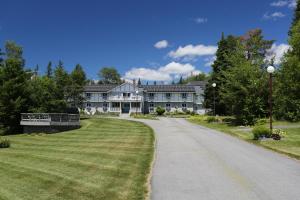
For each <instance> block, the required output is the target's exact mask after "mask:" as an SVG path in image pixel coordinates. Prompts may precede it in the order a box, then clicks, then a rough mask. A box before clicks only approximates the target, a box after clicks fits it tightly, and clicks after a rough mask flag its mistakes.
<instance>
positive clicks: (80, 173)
mask: <svg viewBox="0 0 300 200" xmlns="http://www.w3.org/2000/svg"><path fill="white" fill-rule="evenodd" d="M5 138H8V139H9V140H10V141H11V143H12V146H11V147H10V148H8V149H0V180H1V187H0V199H1V200H6V199H9V200H17V199H22V200H27V199H30V200H31V199H39V200H44V199H51V200H52V199H59V200H66V199H70V200H74V199H80V200H90V199H101V200H106V199H107V200H108V199H109V200H119V199H122V200H125V199H132V200H135V199H139V200H141V199H146V198H148V195H149V185H148V184H149V183H148V181H149V176H150V170H151V164H152V160H153V154H154V133H153V130H152V129H151V128H150V127H148V126H146V125H145V124H143V123H141V122H133V121H127V120H119V119H107V118H106V119H104V118H102V119H101V118H98V119H86V120H83V121H82V127H81V128H80V129H77V130H72V131H66V132H62V133H56V134H22V135H12V136H6V137H5Z"/></svg>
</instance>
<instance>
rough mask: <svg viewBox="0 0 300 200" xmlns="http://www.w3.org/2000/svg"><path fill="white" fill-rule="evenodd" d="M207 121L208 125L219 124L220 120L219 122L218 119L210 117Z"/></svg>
mask: <svg viewBox="0 0 300 200" xmlns="http://www.w3.org/2000/svg"><path fill="white" fill-rule="evenodd" d="M206 121H207V122H208V123H213V122H218V121H219V120H218V118H216V117H214V116H209V117H207V118H206Z"/></svg>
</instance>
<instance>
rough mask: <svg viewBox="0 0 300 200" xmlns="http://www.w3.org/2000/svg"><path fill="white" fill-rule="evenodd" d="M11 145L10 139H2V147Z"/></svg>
mask: <svg viewBox="0 0 300 200" xmlns="http://www.w3.org/2000/svg"><path fill="white" fill-rule="evenodd" d="M8 147H10V141H9V140H8V139H0V148H8Z"/></svg>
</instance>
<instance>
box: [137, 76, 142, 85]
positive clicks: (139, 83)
mask: <svg viewBox="0 0 300 200" xmlns="http://www.w3.org/2000/svg"><path fill="white" fill-rule="evenodd" d="M138 85H139V86H140V85H142V82H141V79H140V78H139V80H138Z"/></svg>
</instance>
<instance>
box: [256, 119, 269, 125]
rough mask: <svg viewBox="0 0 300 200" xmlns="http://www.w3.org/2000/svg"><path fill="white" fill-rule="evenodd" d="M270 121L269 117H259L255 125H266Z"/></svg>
mask: <svg viewBox="0 0 300 200" xmlns="http://www.w3.org/2000/svg"><path fill="white" fill-rule="evenodd" d="M267 122H268V120H267V119H259V120H257V121H256V123H255V125H257V126H259V125H264V124H266V123H267Z"/></svg>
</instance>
